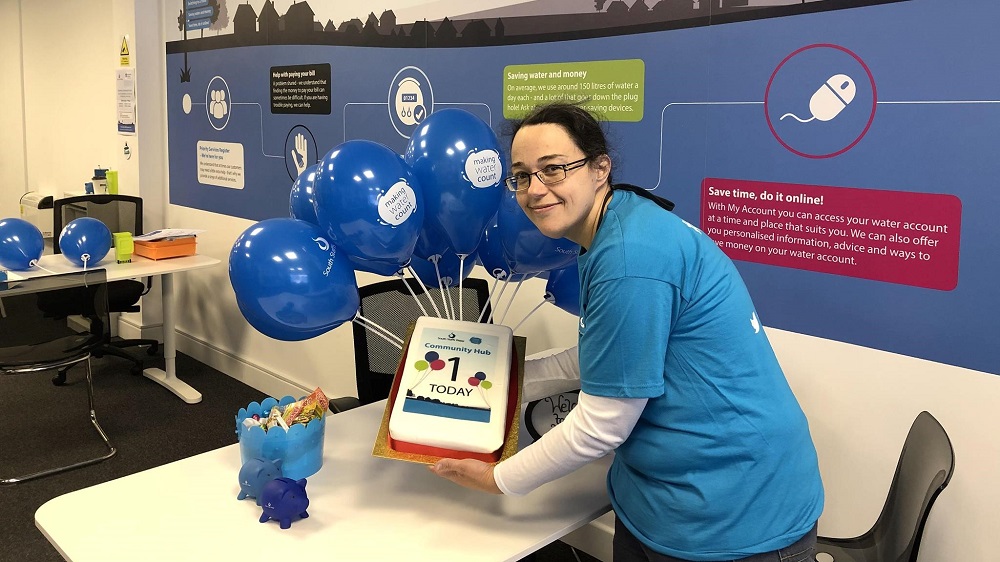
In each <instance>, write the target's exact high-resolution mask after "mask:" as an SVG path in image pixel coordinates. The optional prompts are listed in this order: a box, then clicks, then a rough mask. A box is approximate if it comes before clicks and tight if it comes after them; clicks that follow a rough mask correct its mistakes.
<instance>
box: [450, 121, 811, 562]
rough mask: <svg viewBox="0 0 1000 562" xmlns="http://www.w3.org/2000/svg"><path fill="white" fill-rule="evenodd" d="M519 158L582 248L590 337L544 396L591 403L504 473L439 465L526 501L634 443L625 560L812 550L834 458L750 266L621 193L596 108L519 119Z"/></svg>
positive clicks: (627, 461)
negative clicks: (784, 367)
mask: <svg viewBox="0 0 1000 562" xmlns="http://www.w3.org/2000/svg"><path fill="white" fill-rule="evenodd" d="M511 160H512V163H511V172H512V176H511V177H510V178H508V181H507V184H508V187H509V188H511V189H513V190H515V191H516V193H517V200H518V203H519V204H520V206H521V208H522V209H524V212H525V213H526V214H527V216H528V217H529V218H530V219H531V221H532V222H533V223H534V224H535V225H536V226H537V227H538V229H539V230H540V231H541V232H542V233H543V234H545V235H546V236H549V237H551V238H560V237H565V238H568V239H570V240H572V241H574V242H576V243H578V244H580V247H581V253H580V258H579V267H580V285H581V288H580V289H581V290H580V295H581V297H580V300H581V302H580V325H579V345H578V347H577V348H574V349H571V350H569V351H567V352H564V353H562V354H559V355H556V356H553V357H549V358H546V359H543V360H539V361H532V362H529V365H528V366H527V367H526V369H525V370H526V375H525V385H526V394H533V393H534V392H536V391H537V389H541V388H546V387H547V388H548V389H552V388H554V387H553V386H549V384H550V383H552V382H553V381H555V383H556V384H557V385H558V384H559V382H560V380H565V379H569V378H573V377H575V376H578V377H579V379H580V384H581V392H580V397H579V401H578V404H577V407H576V408H575V409H574V410H573V411H572V412H571V413H570V415H568V416H567V417H566V419H565V420H564V421H563V423H561V424H559V425H558V426H556V427H555V428H553V429H552V430H551V431H549V432H548V433H546V434H545V435H544V436H543V437H542V438H541V439H540V440H538V442H536V443H534V444H532V445H531V446H529V447H526V448H525V449H524V450H522V451H521V452H519V453H517V454H516V455H514V456H512V457H511V458H509V459H507V460H505V461H503V462H501V463H499V464H497V465H496V466H493V465H490V464H487V463H482V462H478V461H474V460H469V459H466V460H455V459H442V460H441V461H439V462H438V463H436V464H435V465H434V466H432V467H431V470H433V471H434V472H435V473H437V474H439V475H441V476H443V477H445V478H448V479H450V480H452V481H454V482H456V483H458V484H461V485H463V486H467V487H470V488H474V489H478V490H483V491H487V492H492V493H505V494H514V495H517V494H525V493H527V492H529V491H531V490H532V489H534V488H536V487H538V486H539V485H541V484H543V483H545V482H548V481H551V480H554V479H556V478H558V477H560V476H563V475H565V474H567V473H569V472H571V471H573V470H575V469H576V468H578V467H580V466H582V465H584V464H586V463H587V462H590V461H591V460H593V459H596V458H599V457H601V456H603V455H605V454H607V453H608V452H610V451H616V455H615V459H614V461H613V463H612V465H611V469H610V471H609V474H608V492H609V494H610V496H611V503H612V506H613V507H614V510H615V514H616V520H617V522H616V527H615V538H614V557H615V561H616V562H625V561H631V560H648V561H656V562H672V561H677V560H681V561H686V560H689V561H706V560H708V561H716V560H746V561H748V562H749V561H752V562H764V561H775V562H778V561H780V562H796V561H802V560H812V559H813V558H812V557H813V554H812V552H813V547H814V545H815V540H816V521H817V519H818V518H819V515H820V513H821V512H822V510H823V488H822V483H821V481H820V476H819V468H818V463H817V459H816V451H815V448H814V446H813V443H812V439H811V437H810V435H809V429H808V425H807V422H806V418H805V416H804V415H803V413H802V410H801V409H800V408H799V405H798V403H797V401H796V400H795V397H794V395H793V394H792V392H791V389H790V388H789V387H788V383H787V382H786V380H785V377H784V374H783V373H782V371H781V367H780V366H779V365H778V362H777V359H776V358H775V356H774V352H773V351H772V349H771V346H770V343H769V342H768V340H767V337H766V336H765V334H764V331H763V330H762V329H761V325H760V322H759V320H758V319H757V314H756V311H755V310H754V307H753V303H752V302H751V300H750V296H749V294H748V292H747V289H746V286H745V285H744V284H743V281H742V279H741V278H740V275H739V273H738V271H737V270H736V267H735V266H734V265H733V263H732V262H731V261H730V260H729V259H728V258H727V257H726V256H725V254H723V253H722V251H721V250H720V249H719V248H718V247H717V246H716V244H715V243H714V242H713V241H712V240H711V239H710V238H708V237H707V236H706V235H705V234H703V233H702V232H701V231H700V230H698V229H697V228H695V227H694V226H692V225H690V224H688V223H687V222H685V221H683V220H681V219H680V218H678V217H677V216H676V215H674V214H672V213H670V212H667V211H665V210H664V209H663V208H661V205H659V204H657V202H656V201H654V200H652V199H653V198H652V196H650V195H648V194H646V193H645V192H644V191H643V190H638V189H635V188H633V187H632V186H613V185H612V183H611V171H612V162H611V159H610V157H609V156H608V148H607V145H606V140H605V136H604V133H603V131H602V129H601V125H600V123H599V122H597V120H596V119H594V117H593V116H592V115H590V114H589V113H588V112H587V111H586V110H584V109H583V108H581V107H579V106H578V105H575V104H566V103H558V104H552V105H547V106H542V107H539V108H536V109H535V110H534V111H532V112H531V113H530V114H529V115H528V116H527V117H525V118H524V119H523V120H522V121H521V122H520V123H516V124H515V128H514V139H513V144H512V148H511ZM619 187H624V189H619Z"/></svg>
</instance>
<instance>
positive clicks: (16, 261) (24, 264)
mask: <svg viewBox="0 0 1000 562" xmlns="http://www.w3.org/2000/svg"><path fill="white" fill-rule="evenodd" d="M44 250H45V240H44V239H43V238H42V232H41V231H40V230H38V227H36V226H35V225H33V224H31V223H30V222H28V221H26V220H23V219H15V218H10V219H0V267H4V268H5V269H13V270H24V269H30V268H31V267H33V266H34V265H35V262H37V261H38V258H40V257H42V252H43V251H44Z"/></svg>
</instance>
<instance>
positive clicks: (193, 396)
mask: <svg viewBox="0 0 1000 562" xmlns="http://www.w3.org/2000/svg"><path fill="white" fill-rule="evenodd" d="M160 280H161V282H162V283H163V284H162V292H163V360H164V363H165V365H164V366H165V367H166V370H165V371H164V370H162V369H156V368H151V369H146V370H144V371H143V372H142V374H143V375H144V376H145V377H146V378H147V379H150V380H154V381H156V382H158V383H160V385H162V386H164V387H166V389H167V390H169V391H170V392H173V393H174V394H176V395H177V396H179V397H180V399H181V400H183V401H185V402H187V403H188V404H197V403H198V402H201V393H200V392H198V391H197V390H195V389H193V388H191V386H190V385H188V384H187V383H186V382H184V381H182V380H180V379H178V378H177V366H176V364H175V361H174V360H175V359H176V358H177V332H176V331H174V322H175V320H174V275H173V274H172V273H165V274H163V275H162V276H161V277H160Z"/></svg>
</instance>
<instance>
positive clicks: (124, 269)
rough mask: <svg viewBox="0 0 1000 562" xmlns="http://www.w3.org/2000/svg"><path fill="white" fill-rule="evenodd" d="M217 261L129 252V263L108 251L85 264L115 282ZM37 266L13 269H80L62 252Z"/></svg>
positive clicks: (31, 273)
mask: <svg viewBox="0 0 1000 562" xmlns="http://www.w3.org/2000/svg"><path fill="white" fill-rule="evenodd" d="M217 263H219V260H217V259H215V258H213V257H210V256H203V255H201V254H195V255H193V256H183V257H179V258H168V259H162V260H151V259H147V258H144V257H142V256H136V255H133V256H132V261H131V262H128V263H117V262H116V261H115V258H114V254H113V253H112V254H108V255H107V256H106V257H105V258H104V259H103V260H101V261H100V262H98V263H96V264H93V265H91V266H89V267H88V269H105V270H107V274H108V281H117V280H119V279H137V278H140V277H148V276H150V275H165V274H168V273H178V272H181V271H189V270H192V269H201V268H203V267H211V266H213V265H216V264H217ZM38 266H39V267H33V268H31V269H28V270H26V271H16V272H15V273H17V274H18V275H20V276H21V277H29V278H30V277H42V276H45V275H51V274H52V273H71V272H74V271H82V270H83V267H81V266H78V265H76V264H74V263H73V262H71V261H69V260H68V259H66V256H64V255H62V254H46V255H44V256H42V257H41V259H39V260H38ZM43 268H44V269H43Z"/></svg>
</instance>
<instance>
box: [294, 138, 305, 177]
mask: <svg viewBox="0 0 1000 562" xmlns="http://www.w3.org/2000/svg"><path fill="white" fill-rule="evenodd" d="M292 162H294V163H295V171H296V176H300V175H302V171H303V170H305V169H306V166H307V165H308V163H309V143H308V142H307V141H306V137H305V135H303V134H302V133H298V134H296V135H295V148H293V149H292Z"/></svg>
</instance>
